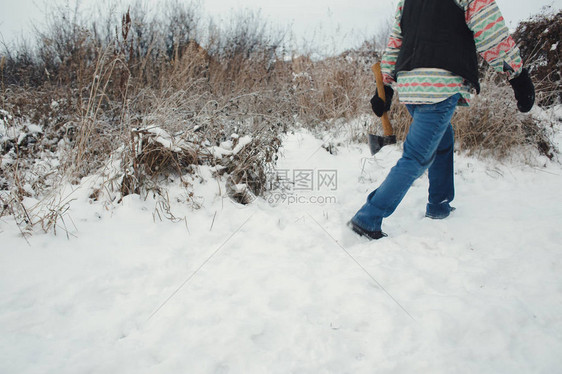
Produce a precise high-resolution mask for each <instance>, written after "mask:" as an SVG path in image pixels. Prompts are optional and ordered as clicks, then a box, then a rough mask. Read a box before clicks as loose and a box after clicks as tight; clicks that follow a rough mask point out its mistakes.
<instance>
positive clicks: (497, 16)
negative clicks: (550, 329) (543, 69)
mask: <svg viewBox="0 0 562 374" xmlns="http://www.w3.org/2000/svg"><path fill="white" fill-rule="evenodd" d="M456 1H457V2H458V3H459V5H461V6H462V7H463V8H464V9H465V18H466V24H467V25H468V27H469V28H470V30H471V31H472V32H473V33H474V42H475V43H476V50H477V51H478V53H480V55H481V56H482V57H483V58H484V59H485V60H486V62H488V64H490V66H491V67H492V68H494V70H496V71H499V72H505V73H507V75H508V78H509V83H510V84H511V86H512V88H513V91H514V93H515V99H516V100H517V108H519V110H520V111H521V112H523V113H525V112H528V111H530V110H531V108H532V107H533V105H534V103H535V87H534V85H533V82H532V81H531V77H530V76H529V72H528V70H527V69H525V68H523V62H522V61H521V55H520V53H519V48H518V47H517V45H516V44H515V42H514V41H513V38H512V37H511V35H510V34H509V29H508V28H507V26H506V25H505V20H504V18H503V16H502V14H501V12H500V9H499V7H498V4H496V1H495V0H456Z"/></svg>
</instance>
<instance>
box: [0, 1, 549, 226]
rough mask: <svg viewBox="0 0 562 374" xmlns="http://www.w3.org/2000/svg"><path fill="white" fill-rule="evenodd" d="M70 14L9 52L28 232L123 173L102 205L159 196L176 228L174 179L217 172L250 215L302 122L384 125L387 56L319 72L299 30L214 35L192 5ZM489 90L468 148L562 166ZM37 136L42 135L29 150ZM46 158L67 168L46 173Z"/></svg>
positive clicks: (247, 24) (331, 63)
mask: <svg viewBox="0 0 562 374" xmlns="http://www.w3.org/2000/svg"><path fill="white" fill-rule="evenodd" d="M65 12H68V10H65V9H56V10H55V11H54V12H53V14H51V16H50V17H51V18H50V22H48V27H47V28H46V30H44V31H43V32H41V33H40V35H39V38H38V42H37V46H36V48H31V47H29V45H25V44H24V45H20V46H18V47H14V48H8V47H6V46H5V47H4V49H3V51H2V54H1V59H0V77H1V86H0V88H1V92H0V97H1V100H0V103H1V105H2V106H1V107H0V109H2V110H4V111H5V112H6V113H7V114H8V115H10V116H11V117H10V119H9V120H8V119H6V118H4V119H3V120H4V122H3V125H4V127H5V128H9V129H12V130H13V132H14V134H16V133H17V134H16V135H14V137H8V136H5V137H4V140H2V142H1V143H0V146H1V155H2V156H3V157H7V156H6V155H9V157H11V159H13V160H14V163H12V164H11V165H7V166H3V167H2V168H0V187H1V188H0V190H2V193H3V194H0V198H1V199H2V205H3V208H2V215H6V214H9V215H14V216H17V217H19V218H18V219H19V222H20V223H21V225H23V226H24V227H28V226H40V227H42V228H43V229H45V230H53V228H54V227H59V226H60V224H61V223H62V222H63V218H64V217H65V216H66V208H65V207H66V206H67V202H66V200H64V201H63V200H61V199H59V200H56V199H55V200H52V201H51V202H50V203H48V204H46V205H45V206H49V207H51V208H49V209H47V210H44V209H43V210H41V211H42V212H43V213H42V214H44V219H40V218H38V217H35V218H32V217H30V214H29V213H28V212H26V211H25V209H22V206H23V205H22V204H21V202H22V201H23V200H24V199H25V198H27V197H34V198H40V197H41V196H45V195H46V194H47V193H48V192H49V191H53V190H54V189H56V188H57V187H58V186H59V185H60V183H61V181H62V180H70V181H71V182H73V183H79V181H80V179H81V178H82V177H84V176H87V175H90V174H92V173H97V172H99V170H101V169H104V168H107V165H108V164H109V163H112V164H118V167H116V168H114V169H112V171H111V173H109V174H108V175H107V176H106V183H105V185H104V186H103V187H100V189H99V190H97V191H94V193H93V194H92V196H93V197H94V198H98V197H100V198H101V196H102V195H103V193H102V192H100V191H111V192H112V193H113V192H115V193H117V194H118V195H119V196H120V197H123V196H126V195H128V194H132V193H135V194H143V193H147V192H148V191H152V192H156V193H157V194H160V196H161V197H162V209H161V211H162V215H163V216H173V214H172V213H171V212H170V211H169V204H166V201H167V198H166V193H165V191H164V190H163V188H162V186H163V183H165V182H164V181H165V180H166V178H168V177H169V176H170V175H179V176H180V177H182V176H184V175H185V174H190V173H194V172H196V170H197V166H198V165H211V166H215V167H216V168H217V170H218V171H220V172H218V173H217V177H218V178H223V177H224V178H225V179H226V190H227V193H228V194H229V195H231V196H232V197H233V198H235V199H236V200H237V201H239V202H241V203H247V202H250V201H251V200H252V199H253V198H254V197H255V196H260V195H263V193H264V190H265V188H266V185H267V183H266V170H267V168H269V167H271V166H272V165H274V163H275V160H276V152H277V150H278V148H279V145H280V139H281V136H282V134H283V133H285V132H286V131H288V129H291V128H293V127H294V126H295V125H296V124H297V123H298V124H300V125H302V126H306V127H308V128H312V129H318V130H319V131H320V130H322V129H326V128H330V127H331V126H333V124H334V123H339V122H343V123H345V122H347V121H350V120H352V119H356V118H360V117H363V116H368V117H369V116H371V112H370V106H369V99H370V96H371V95H372V93H373V92H374V90H375V85H374V80H373V78H372V73H371V70H370V66H371V64H372V63H374V62H375V61H376V60H377V58H378V57H377V56H378V55H377V50H380V48H377V45H378V44H380V43H378V44H377V43H375V42H372V41H371V42H365V44H364V45H363V46H362V47H360V48H358V49H356V50H350V51H347V52H345V53H343V54H341V55H339V56H334V57H330V58H325V59H321V60H314V59H312V58H311V57H310V55H305V54H297V53H295V52H293V51H289V50H288V49H287V47H286V45H285V41H286V35H287V32H286V30H282V29H271V28H270V27H269V26H268V25H267V24H265V23H263V21H261V18H260V17H259V14H253V13H250V14H242V15H239V16H237V17H234V18H233V19H232V22H231V23H230V24H226V25H221V26H220V27H219V26H217V25H216V24H214V23H212V22H211V23H210V24H208V25H202V24H201V19H202V17H201V15H200V14H199V13H198V12H199V9H198V7H197V6H196V5H193V4H187V5H186V4H183V3H179V2H171V3H169V4H168V5H167V8H166V14H168V17H165V18H158V17H157V16H153V15H149V14H150V13H149V12H148V11H147V9H146V8H145V7H143V6H141V5H137V6H134V7H132V8H131V9H130V10H129V11H127V12H126V13H124V14H122V15H121V16H119V17H115V15H114V14H110V15H107V16H106V18H105V19H102V20H101V21H102V22H101V23H100V20H98V21H97V22H98V23H95V22H94V23H92V22H90V21H88V22H86V21H84V20H80V17H79V16H77V15H75V14H68V13H65ZM485 83H486V84H485V86H486V89H485V90H484V91H483V93H482V95H480V96H479V97H478V98H477V99H476V100H475V101H474V104H473V106H472V107H471V109H468V110H464V109H463V110H459V112H458V114H457V116H456V118H455V124H456V131H457V133H456V136H457V139H458V144H459V145H460V147H461V148H462V149H463V150H467V151H470V152H473V153H479V154H480V153H485V154H486V155H489V156H492V157H498V158H501V157H506V156H508V155H509V154H510V152H512V150H513V149H514V148H516V147H518V146H520V145H521V144H533V145H535V146H537V147H538V148H539V149H541V150H542V151H543V152H544V153H545V154H549V153H551V152H552V149H551V146H550V143H549V141H548V139H547V138H546V137H545V136H544V134H543V132H542V131H541V129H540V127H539V126H538V125H537V124H536V123H533V122H529V121H525V120H521V117H520V116H519V115H518V114H517V112H516V110H515V106H514V104H513V99H512V93H511V92H509V89H508V87H506V86H505V84H503V85H502V84H499V83H498V79H497V77H495V76H494V75H493V74H489V75H487V76H486V78H485ZM392 116H393V124H394V126H395V129H396V133H397V135H398V137H399V138H400V137H402V138H403V137H404V136H405V134H406V132H407V128H408V126H409V115H408V114H407V112H406V110H405V108H404V107H403V106H400V105H394V106H393V114H392ZM0 119H1V118H0ZM26 123H33V124H37V125H40V126H41V128H42V132H41V133H38V134H34V135H33V137H32V138H30V139H32V140H33V141H27V142H21V141H20V139H18V136H17V135H19V134H21V133H24V132H25V124H26ZM367 127H368V126H367ZM154 129H159V130H162V131H163V132H165V134H166V135H165V137H168V139H167V140H169V144H168V143H166V142H161V141H159V140H158V138H159V135H158V134H156V133H155V132H154V131H153V130H154ZM10 131H11V130H10ZM365 132H367V128H366V129H365ZM244 136H251V138H252V141H251V142H250V143H249V144H247V145H246V146H244V147H243V148H242V149H241V150H239V152H237V153H236V154H234V155H230V156H226V157H218V156H217V155H214V154H213V153H212V152H211V151H210V149H212V148H213V147H215V146H220V145H221V143H224V142H227V141H233V142H234V143H235V141H236V139H240V138H241V137H244ZM354 137H355V138H356V139H361V140H365V137H363V136H360V134H355V135H354ZM160 140H162V139H160ZM45 157H47V158H48V159H50V160H58V161H59V162H58V163H57V162H54V161H53V162H51V163H50V164H49V165H47V166H46V167H42V168H39V167H37V162H38V161H37V160H42V159H44V158H45ZM110 157H111V159H110ZM115 158H119V160H117V161H119V162H118V163H115V162H114V161H115ZM182 180H183V179H182ZM186 183H187V182H186ZM30 186H31V187H30ZM4 192H5V193H4ZM57 201H59V202H61V204H59V206H57ZM166 207H168V208H166ZM38 223H40V224H38ZM63 226H64V225H63Z"/></svg>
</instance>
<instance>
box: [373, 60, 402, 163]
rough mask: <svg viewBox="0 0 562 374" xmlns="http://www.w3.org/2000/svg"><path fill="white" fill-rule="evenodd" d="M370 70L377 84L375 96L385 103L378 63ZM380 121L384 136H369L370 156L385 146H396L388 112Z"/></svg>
mask: <svg viewBox="0 0 562 374" xmlns="http://www.w3.org/2000/svg"><path fill="white" fill-rule="evenodd" d="M371 70H372V71H373V73H374V74H375V80H376V82H377V94H378V95H379V97H380V98H381V99H382V100H383V101H386V97H385V94H384V84H383V81H382V80H383V78H382V72H381V64H380V62H377V63H376V64H374V65H373V66H372V67H371ZM381 120H382V128H383V133H384V136H378V135H374V134H369V148H370V149H371V155H374V154H375V153H377V152H378V151H380V150H381V148H382V147H384V146H385V145H389V144H396V135H394V130H392V125H391V124H390V120H389V119H388V112H384V114H383V115H382V117H381Z"/></svg>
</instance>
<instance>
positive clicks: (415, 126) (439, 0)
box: [348, 0, 535, 239]
mask: <svg viewBox="0 0 562 374" xmlns="http://www.w3.org/2000/svg"><path fill="white" fill-rule="evenodd" d="M477 54H480V55H481V56H482V57H483V58H484V60H485V61H486V62H487V63H488V64H489V65H490V66H492V67H493V68H494V69H495V70H496V71H498V72H504V73H505V74H506V76H507V79H508V80H509V83H510V84H511V86H512V88H513V90H514V93H515V99H516V101H517V106H518V109H519V110H520V111H521V112H528V111H530V110H531V108H532V107H533V104H534V102H535V89H534V85H533V83H532V81H531V78H530V77H529V72H528V70H527V69H526V68H524V67H523V63H522V61H521V56H520V53H519V48H518V47H517V46H516V44H515V42H514V41H513V39H512V38H511V36H510V34H509V30H508V28H507V27H506V25H505V20H504V18H503V16H502V14H501V12H500V9H499V8H498V5H497V3H496V1H495V0H400V1H399V2H398V8H397V11H396V17H395V21H394V25H393V28H392V31H391V35H390V38H389V41H388V44H387V48H386V50H385V53H384V55H383V57H382V61H381V70H382V72H383V81H384V84H385V86H384V91H385V96H386V100H385V101H383V100H382V99H381V98H380V97H379V95H378V93H376V94H375V95H374V96H373V98H372V99H371V106H372V109H373V111H374V112H375V114H376V115H377V116H379V117H381V116H382V115H383V114H384V112H386V111H389V110H390V105H391V102H392V97H393V95H394V89H393V87H392V86H394V87H395V88H396V89H397V91H398V96H399V100H400V102H401V103H404V104H406V108H407V109H408V112H409V113H410V115H411V117H412V123H411V125H410V129H409V131H408V135H407V137H406V140H405V141H404V150H403V154H402V157H401V158H400V160H398V162H397V163H396V165H395V166H394V167H393V168H392V169H391V170H390V172H389V174H388V176H387V177H386V179H385V180H384V182H383V183H382V184H381V185H380V186H379V187H378V188H377V189H376V190H374V191H373V192H371V193H370V194H369V196H368V197H367V202H366V203H365V204H364V205H363V206H362V207H361V209H359V211H358V212H357V213H356V214H355V216H354V217H353V218H352V219H351V221H350V222H349V223H348V225H349V226H350V228H351V229H352V230H353V231H354V232H355V233H357V234H359V235H361V236H365V237H367V238H369V239H380V238H382V237H385V236H386V234H385V233H384V232H383V231H382V221H383V219H384V218H386V217H388V216H390V215H391V214H392V213H393V212H394V211H395V209H396V207H397V206H398V204H400V202H401V201H402V199H403V198H404V196H405V195H406V192H407V191H408V189H409V188H410V186H411V185H412V183H413V182H414V181H415V180H416V179H417V178H419V177H420V176H421V175H422V174H423V173H424V172H425V171H426V170H428V176H429V197H428V203H427V206H426V213H425V215H426V217H428V218H432V219H444V218H446V217H448V216H449V214H450V213H451V212H452V211H453V210H455V208H454V207H452V206H451V205H450V203H451V202H452V201H453V198H454V196H455V188H454V168H453V151H454V132H453V127H452V125H451V118H452V117H453V114H454V112H455V109H456V107H457V106H468V105H469V104H470V99H471V95H472V94H473V93H474V92H475V93H476V94H478V93H479V92H480V85H479V83H478V60H477Z"/></svg>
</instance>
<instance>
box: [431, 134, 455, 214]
mask: <svg viewBox="0 0 562 374" xmlns="http://www.w3.org/2000/svg"><path fill="white" fill-rule="evenodd" d="M454 146H455V138H454V132H453V126H451V124H449V126H448V128H447V131H446V132H445V134H444V135H443V139H441V143H439V146H438V147H437V152H436V154H435V160H434V161H433V163H432V164H431V166H430V167H429V170H428V174H429V202H428V204H427V208H426V216H427V217H429V218H434V219H442V218H446V217H448V216H449V213H450V212H451V210H452V209H454V208H452V207H451V206H450V205H449V203H450V202H451V201H453V199H454V197H455V184H454V167H453V154H454Z"/></svg>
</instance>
